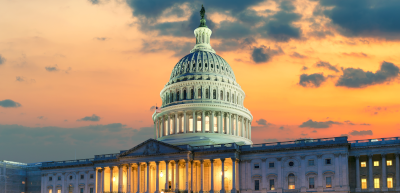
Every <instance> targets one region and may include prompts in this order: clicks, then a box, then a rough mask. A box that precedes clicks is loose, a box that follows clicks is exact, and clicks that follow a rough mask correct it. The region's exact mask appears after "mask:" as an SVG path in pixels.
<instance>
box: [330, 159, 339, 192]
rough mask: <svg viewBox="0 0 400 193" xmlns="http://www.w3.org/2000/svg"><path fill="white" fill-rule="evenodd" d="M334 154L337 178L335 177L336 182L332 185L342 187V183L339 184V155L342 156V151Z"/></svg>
mask: <svg viewBox="0 0 400 193" xmlns="http://www.w3.org/2000/svg"><path fill="white" fill-rule="evenodd" d="M333 155H334V156H335V178H334V180H335V184H333V185H332V188H333V187H335V188H337V189H338V188H340V184H339V180H340V179H339V178H340V175H339V174H340V168H339V167H340V162H339V160H340V159H339V157H340V153H335V154H333Z"/></svg>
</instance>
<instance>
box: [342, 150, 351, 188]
mask: <svg viewBox="0 0 400 193" xmlns="http://www.w3.org/2000/svg"><path fill="white" fill-rule="evenodd" d="M341 166H342V175H343V177H342V178H343V181H342V185H343V186H344V190H346V191H350V186H349V184H350V183H349V175H348V171H349V158H348V153H342V165H341Z"/></svg>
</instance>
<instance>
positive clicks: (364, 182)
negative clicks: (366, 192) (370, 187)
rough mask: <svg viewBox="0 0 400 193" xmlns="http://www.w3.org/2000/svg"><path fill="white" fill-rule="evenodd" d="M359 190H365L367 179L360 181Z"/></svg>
mask: <svg viewBox="0 0 400 193" xmlns="http://www.w3.org/2000/svg"><path fill="white" fill-rule="evenodd" d="M361 189H367V179H365V178H363V179H361Z"/></svg>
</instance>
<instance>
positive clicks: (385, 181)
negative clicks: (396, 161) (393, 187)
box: [381, 153, 388, 191]
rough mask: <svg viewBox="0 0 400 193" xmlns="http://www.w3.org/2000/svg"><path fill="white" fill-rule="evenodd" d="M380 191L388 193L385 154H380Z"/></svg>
mask: <svg viewBox="0 0 400 193" xmlns="http://www.w3.org/2000/svg"><path fill="white" fill-rule="evenodd" d="M381 156H382V188H381V190H382V191H388V187H387V175H386V165H387V164H386V153H382V154H381Z"/></svg>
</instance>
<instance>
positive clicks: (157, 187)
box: [154, 161, 160, 193]
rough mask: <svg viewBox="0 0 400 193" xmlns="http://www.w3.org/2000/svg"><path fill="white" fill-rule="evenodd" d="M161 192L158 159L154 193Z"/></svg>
mask: <svg viewBox="0 0 400 193" xmlns="http://www.w3.org/2000/svg"><path fill="white" fill-rule="evenodd" d="M159 192H160V162H159V161H156V191H155V192H154V193H159Z"/></svg>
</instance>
